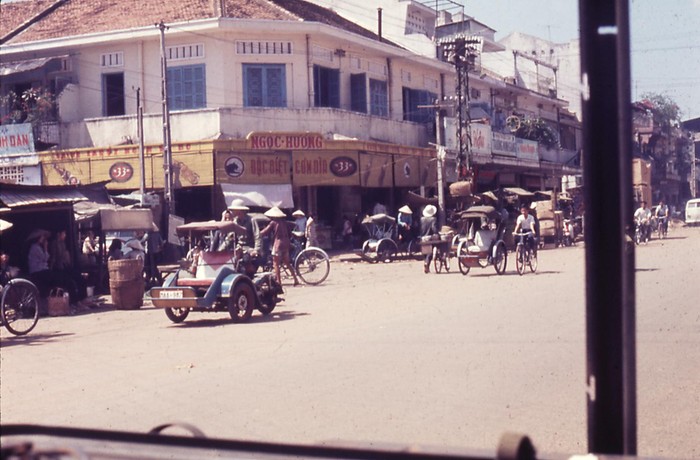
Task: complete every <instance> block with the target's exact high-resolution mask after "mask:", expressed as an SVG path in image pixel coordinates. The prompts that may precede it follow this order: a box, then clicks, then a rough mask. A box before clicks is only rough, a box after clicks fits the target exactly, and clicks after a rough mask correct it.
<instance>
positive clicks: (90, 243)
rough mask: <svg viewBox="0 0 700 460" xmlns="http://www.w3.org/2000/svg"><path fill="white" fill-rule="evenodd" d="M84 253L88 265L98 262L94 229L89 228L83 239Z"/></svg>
mask: <svg viewBox="0 0 700 460" xmlns="http://www.w3.org/2000/svg"><path fill="white" fill-rule="evenodd" d="M83 255H84V256H85V260H86V261H87V264H88V265H96V264H97V243H96V242H95V234H94V233H93V231H92V230H88V232H87V236H86V237H85V239H84V240H83Z"/></svg>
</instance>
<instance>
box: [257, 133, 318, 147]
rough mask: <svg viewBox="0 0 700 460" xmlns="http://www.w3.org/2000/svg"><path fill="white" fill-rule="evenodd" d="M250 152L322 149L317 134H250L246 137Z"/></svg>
mask: <svg viewBox="0 0 700 460" xmlns="http://www.w3.org/2000/svg"><path fill="white" fill-rule="evenodd" d="M246 144H247V147H248V148H250V149H252V150H320V149H323V148H324V142H323V136H322V135H321V134H319V133H285V132H280V133H275V132H265V133H261V132H252V133H250V134H248V136H247V137H246Z"/></svg>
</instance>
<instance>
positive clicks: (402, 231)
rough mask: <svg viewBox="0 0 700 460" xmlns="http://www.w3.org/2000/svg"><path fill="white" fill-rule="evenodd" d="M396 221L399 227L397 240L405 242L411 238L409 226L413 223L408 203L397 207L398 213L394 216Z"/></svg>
mask: <svg viewBox="0 0 700 460" xmlns="http://www.w3.org/2000/svg"><path fill="white" fill-rule="evenodd" d="M396 223H397V225H398V227H399V241H400V242H402V243H403V242H406V241H410V240H411V226H412V225H413V211H411V208H409V207H408V205H403V206H401V207H400V208H399V215H398V216H396Z"/></svg>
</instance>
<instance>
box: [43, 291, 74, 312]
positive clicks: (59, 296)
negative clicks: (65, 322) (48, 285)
mask: <svg viewBox="0 0 700 460" xmlns="http://www.w3.org/2000/svg"><path fill="white" fill-rule="evenodd" d="M47 309H48V311H49V316H67V315H69V314H70V296H69V295H68V293H67V292H66V291H64V290H63V289H61V288H55V289H52V290H51V292H50V293H49V297H48V299H47Z"/></svg>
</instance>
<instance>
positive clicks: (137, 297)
mask: <svg viewBox="0 0 700 460" xmlns="http://www.w3.org/2000/svg"><path fill="white" fill-rule="evenodd" d="M139 275H140V274H139ZM145 287H146V286H145V282H144V280H143V278H141V277H139V278H138V279H133V280H122V281H117V280H109V293H110V295H111V296H112V304H114V307H115V308H116V309H117V310H134V309H136V308H141V307H142V306H143V292H144V290H145Z"/></svg>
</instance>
